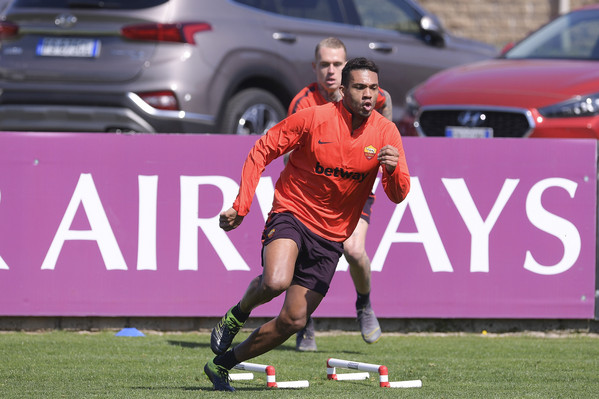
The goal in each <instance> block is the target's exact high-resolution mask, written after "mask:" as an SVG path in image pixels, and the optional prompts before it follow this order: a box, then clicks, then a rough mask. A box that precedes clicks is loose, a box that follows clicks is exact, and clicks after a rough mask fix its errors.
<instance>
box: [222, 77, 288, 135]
mask: <svg viewBox="0 0 599 399" xmlns="http://www.w3.org/2000/svg"><path fill="white" fill-rule="evenodd" d="M286 116H287V111H286V110H285V108H284V107H283V105H282V104H281V102H280V101H279V100H278V99H277V98H276V97H275V96H274V95H272V94H271V93H269V92H267V91H266V90H263V89H255V88H252V89H245V90H242V91H240V92H239V93H237V94H235V95H234V96H233V97H232V98H231V100H229V102H228V103H227V107H226V108H225V113H224V116H223V120H222V123H221V132H222V133H229V134H240V135H247V134H264V133H266V132H267V131H268V129H270V128H271V127H273V126H274V125H275V124H277V123H278V122H279V121H280V120H282V119H283V118H285V117H286Z"/></svg>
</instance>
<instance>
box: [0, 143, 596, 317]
mask: <svg viewBox="0 0 599 399" xmlns="http://www.w3.org/2000/svg"><path fill="white" fill-rule="evenodd" d="M256 139H257V137H256V136H230V135H174V134H173V135H143V134H142V135H117V134H78V133H76V134H74V133H2V134H1V135H0V315H3V316H28V315H31V316H152V317H153V316H185V317H204V316H210V317H213V316H221V315H222V314H223V313H224V312H225V311H226V310H227V309H228V308H229V307H230V306H231V305H233V304H234V303H236V302H237V301H238V300H239V299H240V297H241V295H242V294H243V292H244V291H245V289H246V287H247V284H248V283H249V281H250V280H251V279H252V278H253V277H255V276H256V275H258V274H260V273H261V265H260V250H261V242H260V236H261V232H262V228H263V226H264V221H265V216H266V214H267V213H268V211H269V210H270V206H271V201H272V194H273V191H274V183H275V181H276V179H277V178H278V175H279V173H280V171H281V169H282V167H283V163H282V160H280V159H278V160H276V161H275V162H273V163H272V164H271V165H269V166H268V167H267V169H266V171H265V173H264V174H263V176H262V179H261V180H260V184H259V185H258V189H257V192H256V196H255V197H254V202H253V204H252V208H251V211H250V213H249V214H248V216H247V217H246V218H245V219H244V222H243V224H242V225H241V226H240V227H239V228H238V229H236V230H234V231H232V232H229V233H225V232H224V231H222V230H221V229H219V228H218V215H219V213H220V212H221V211H222V210H224V209H227V208H229V207H230V206H231V204H232V202H233V200H234V198H235V196H236V194H237V190H238V183H239V177H240V173H241V166H242V164H243V161H244V159H245V157H246V155H247V153H248V151H249V149H250V148H251V146H252V144H253V143H254V141H255V140H256ZM596 146H597V143H596V142H595V141H591V140H543V139H535V140H519V139H513V140H511V139H493V140H478V139H472V140H470V139H443V138H439V139H425V138H411V137H410V138H404V147H405V151H406V155H407V160H408V165H409V168H410V173H411V176H412V188H411V191H410V194H409V196H408V198H407V199H406V200H405V201H404V202H403V203H401V204H399V205H396V204H393V203H391V201H389V200H388V199H387V198H386V195H385V193H384V192H383V190H382V187H381V186H380V184H378V181H377V184H375V193H376V195H377V199H376V201H375V204H374V206H373V215H372V220H371V224H370V227H369V231H368V237H367V242H366V247H367V251H368V254H369V256H370V258H371V261H372V294H371V298H372V302H373V307H374V309H375V311H376V312H377V316H379V317H383V318H581V319H591V318H593V317H594V297H595V268H596V266H595V265H596V247H595V246H596V220H597V215H596V209H597V177H596V176H597V149H596ZM355 298H356V294H355V289H354V287H353V284H352V281H351V277H350V274H349V271H348V266H347V262H346V261H345V259H344V258H342V259H341V261H340V263H339V265H338V267H337V272H336V274H335V277H334V279H333V282H332V285H331V289H330V291H329V294H328V295H327V297H326V298H325V299H324V301H323V302H322V304H321V305H320V307H319V308H318V309H317V311H316V313H315V316H317V317H355V309H354V302H355ZM281 303H282V298H277V299H275V300H274V301H273V302H271V303H269V304H266V305H263V306H261V307H259V308H257V309H255V311H254V312H253V313H252V314H253V315H254V316H274V315H276V314H277V312H278V310H279V309H280V306H281Z"/></svg>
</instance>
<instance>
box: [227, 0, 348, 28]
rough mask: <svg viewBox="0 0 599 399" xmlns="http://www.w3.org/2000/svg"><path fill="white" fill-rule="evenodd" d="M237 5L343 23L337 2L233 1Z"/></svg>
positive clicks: (310, 0) (287, 0)
mask: <svg viewBox="0 0 599 399" xmlns="http://www.w3.org/2000/svg"><path fill="white" fill-rule="evenodd" d="M235 1H236V2H237V3H241V4H245V5H247V6H250V7H254V8H259V9H261V10H264V11H268V12H273V13H276V14H281V15H285V16H288V17H295V18H304V19H316V20H319V21H328V22H338V23H343V18H342V16H341V12H340V10H339V4H338V2H337V0H302V1H297V0H235Z"/></svg>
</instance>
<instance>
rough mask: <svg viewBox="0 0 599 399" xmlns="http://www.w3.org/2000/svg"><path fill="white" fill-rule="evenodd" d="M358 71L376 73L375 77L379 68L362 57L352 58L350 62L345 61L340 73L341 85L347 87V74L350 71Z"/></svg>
mask: <svg viewBox="0 0 599 399" xmlns="http://www.w3.org/2000/svg"><path fill="white" fill-rule="evenodd" d="M360 69H367V70H369V71H372V72H374V73H376V74H377V75H378V74H379V67H378V66H377V65H376V64H375V63H374V61H372V60H369V59H367V58H364V57H358V58H352V59H351V60H349V61H347V64H345V66H344V67H343V70H342V71H341V84H342V85H343V86H345V87H347V84H348V83H349V73H350V72H351V71H355V70H360Z"/></svg>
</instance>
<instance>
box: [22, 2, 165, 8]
mask: <svg viewBox="0 0 599 399" xmlns="http://www.w3.org/2000/svg"><path fill="white" fill-rule="evenodd" d="M168 1H169V0H122V1H118V0H114V1H111V0H107V1H101V0H15V1H14V2H13V4H14V5H15V6H17V7H32V8H33V7H35V8H107V9H125V10H136V9H141V8H149V7H155V6H158V5H160V4H163V3H167V2H168Z"/></svg>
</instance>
